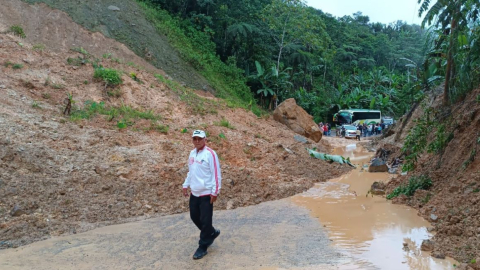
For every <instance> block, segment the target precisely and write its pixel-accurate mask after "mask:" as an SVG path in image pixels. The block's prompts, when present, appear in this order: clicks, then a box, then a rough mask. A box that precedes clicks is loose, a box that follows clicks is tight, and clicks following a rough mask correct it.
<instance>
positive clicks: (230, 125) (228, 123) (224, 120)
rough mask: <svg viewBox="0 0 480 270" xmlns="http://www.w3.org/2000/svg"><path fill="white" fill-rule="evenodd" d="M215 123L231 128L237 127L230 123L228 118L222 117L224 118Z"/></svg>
mask: <svg viewBox="0 0 480 270" xmlns="http://www.w3.org/2000/svg"><path fill="white" fill-rule="evenodd" d="M214 124H215V125H216V126H219V127H226V128H229V129H235V127H234V126H232V124H230V122H228V120H227V119H225V118H222V120H220V122H214Z"/></svg>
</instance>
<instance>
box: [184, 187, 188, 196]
mask: <svg viewBox="0 0 480 270" xmlns="http://www.w3.org/2000/svg"><path fill="white" fill-rule="evenodd" d="M183 196H185V197H188V190H187V189H186V188H184V189H183Z"/></svg>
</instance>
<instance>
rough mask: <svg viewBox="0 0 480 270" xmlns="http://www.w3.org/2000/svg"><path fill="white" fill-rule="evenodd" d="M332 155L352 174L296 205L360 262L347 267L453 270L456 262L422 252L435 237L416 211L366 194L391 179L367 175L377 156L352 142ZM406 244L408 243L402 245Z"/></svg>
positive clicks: (309, 193) (315, 189) (305, 195)
mask: <svg viewBox="0 0 480 270" xmlns="http://www.w3.org/2000/svg"><path fill="white" fill-rule="evenodd" d="M334 154H337V155H342V156H344V157H350V160H351V161H352V163H353V164H355V165H356V166H357V168H356V169H355V170H353V171H352V172H350V173H348V174H346V175H343V176H342V177H340V178H336V179H332V180H330V181H328V182H324V183H318V184H316V185H315V186H314V187H313V188H311V189H310V190H308V191H307V192H305V193H303V194H300V195H297V196H294V197H293V198H292V201H293V202H295V203H296V204H298V205H301V206H304V207H306V208H308V209H310V211H311V215H312V216H314V217H316V218H318V220H319V222H320V223H321V224H323V226H324V227H325V228H327V229H328V233H329V236H330V239H332V240H333V244H334V245H335V246H337V247H339V248H341V249H342V250H343V251H344V252H346V253H348V254H350V255H351V256H353V257H354V258H356V259H357V260H355V263H353V264H352V263H349V264H345V265H344V269H370V268H378V269H425V270H427V269H454V265H455V264H456V265H458V262H456V261H454V260H453V259H450V258H447V259H445V260H440V259H435V258H433V257H431V256H430V253H429V252H424V251H421V250H420V246H421V243H422V241H423V240H424V239H429V238H431V237H432V235H431V234H430V233H429V232H428V231H427V227H429V226H430V224H429V223H428V222H427V221H425V220H424V219H423V218H422V217H420V216H418V215H417V211H416V210H415V209H413V208H409V207H407V206H403V205H394V204H392V203H391V202H389V201H387V200H386V199H385V198H384V197H381V196H373V197H372V196H371V195H368V196H367V193H368V191H369V189H370V187H371V185H372V184H373V182H375V181H383V182H385V181H388V180H389V179H390V178H391V177H392V175H390V174H388V173H369V172H368V164H369V161H370V159H371V158H372V156H373V154H372V153H369V152H367V151H366V150H364V149H363V147H361V146H357V145H356V144H354V143H352V144H350V145H347V146H345V147H339V148H336V149H335V151H334ZM404 245H407V246H406V247H404Z"/></svg>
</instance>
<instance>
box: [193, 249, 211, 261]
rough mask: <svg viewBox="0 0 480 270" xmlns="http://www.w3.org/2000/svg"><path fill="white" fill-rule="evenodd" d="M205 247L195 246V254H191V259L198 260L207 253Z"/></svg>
mask: <svg viewBox="0 0 480 270" xmlns="http://www.w3.org/2000/svg"><path fill="white" fill-rule="evenodd" d="M207 253H208V252H207V249H206V248H201V247H199V248H197V251H195V254H193V259H194V260H198V259H201V258H203V257H204V256H205V255H207Z"/></svg>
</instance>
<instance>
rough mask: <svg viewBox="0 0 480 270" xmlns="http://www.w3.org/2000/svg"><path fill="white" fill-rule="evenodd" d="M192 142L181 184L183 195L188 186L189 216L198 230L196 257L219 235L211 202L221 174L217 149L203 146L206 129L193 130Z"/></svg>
mask: <svg viewBox="0 0 480 270" xmlns="http://www.w3.org/2000/svg"><path fill="white" fill-rule="evenodd" d="M192 142H193V145H194V146H195V149H193V150H192V151H191V152H190V156H189V157H188V174H187V178H186V179H185V182H184V183H183V185H182V186H183V195H184V196H185V197H188V190H187V189H188V187H190V191H191V194H190V202H189V207H190V218H191V219H192V221H193V223H195V225H196V226H197V227H198V229H199V230H200V241H198V249H197V250H196V251H195V254H193V259H194V260H198V259H201V258H203V256H205V255H207V249H208V247H209V246H210V245H211V244H212V243H213V241H214V240H215V238H217V237H218V236H219V235H220V230H217V229H215V228H214V227H213V226H212V218H213V203H214V202H215V201H216V200H217V196H218V194H219V192H220V188H221V187H222V174H221V172H220V163H219V161H218V156H217V153H215V151H213V150H212V149H211V148H209V147H208V146H206V142H207V138H206V135H205V131H203V130H195V131H193V134H192Z"/></svg>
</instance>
